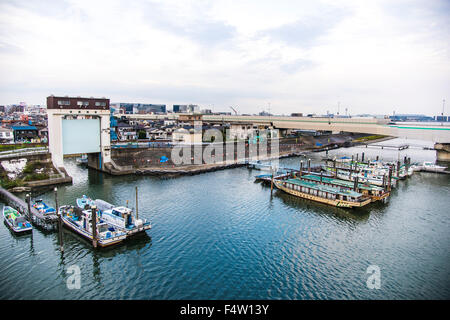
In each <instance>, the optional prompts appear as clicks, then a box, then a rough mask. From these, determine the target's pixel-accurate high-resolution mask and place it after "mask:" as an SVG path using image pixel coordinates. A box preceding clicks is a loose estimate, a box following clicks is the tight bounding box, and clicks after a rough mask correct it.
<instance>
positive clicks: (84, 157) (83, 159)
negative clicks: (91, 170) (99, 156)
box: [77, 154, 88, 165]
mask: <svg viewBox="0 0 450 320" xmlns="http://www.w3.org/2000/svg"><path fill="white" fill-rule="evenodd" d="M87 163H88V157H87V154H83V155H82V156H81V157H79V158H77V164H79V165H83V164H87Z"/></svg>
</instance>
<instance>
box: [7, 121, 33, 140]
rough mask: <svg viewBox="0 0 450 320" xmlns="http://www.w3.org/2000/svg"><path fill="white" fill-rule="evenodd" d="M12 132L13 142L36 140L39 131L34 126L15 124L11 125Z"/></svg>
mask: <svg viewBox="0 0 450 320" xmlns="http://www.w3.org/2000/svg"><path fill="white" fill-rule="evenodd" d="M11 129H12V130H13V133H14V142H38V140H39V132H38V129H37V128H36V127H35V126H30V125H27V124H23V123H21V124H16V125H13V126H12V127H11Z"/></svg>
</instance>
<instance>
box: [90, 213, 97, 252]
mask: <svg viewBox="0 0 450 320" xmlns="http://www.w3.org/2000/svg"><path fill="white" fill-rule="evenodd" d="M91 220H92V245H93V246H94V248H97V207H96V206H92V207H91Z"/></svg>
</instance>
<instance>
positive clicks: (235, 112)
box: [230, 106, 238, 116]
mask: <svg viewBox="0 0 450 320" xmlns="http://www.w3.org/2000/svg"><path fill="white" fill-rule="evenodd" d="M230 109H231V110H233V111H234V114H235V115H236V116H237V114H238V113H237V111H236V109H234V108H233V107H231V106H230Z"/></svg>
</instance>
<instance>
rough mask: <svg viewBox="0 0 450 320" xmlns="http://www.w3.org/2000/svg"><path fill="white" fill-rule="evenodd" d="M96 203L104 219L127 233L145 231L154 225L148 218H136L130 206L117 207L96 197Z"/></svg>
mask: <svg viewBox="0 0 450 320" xmlns="http://www.w3.org/2000/svg"><path fill="white" fill-rule="evenodd" d="M94 203H95V205H96V207H97V208H98V209H99V210H100V216H101V218H102V220H103V221H105V222H107V223H109V224H112V225H114V226H116V227H118V228H120V229H122V230H124V231H125V232H126V233H127V235H132V234H136V233H139V232H144V231H146V230H149V229H151V227H152V225H151V224H150V222H149V221H147V220H146V219H136V217H135V216H134V215H133V211H132V210H131V209H130V208H127V207H123V206H119V207H116V206H114V205H112V204H110V203H108V202H106V201H104V200H101V199H96V200H95V201H94Z"/></svg>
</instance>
